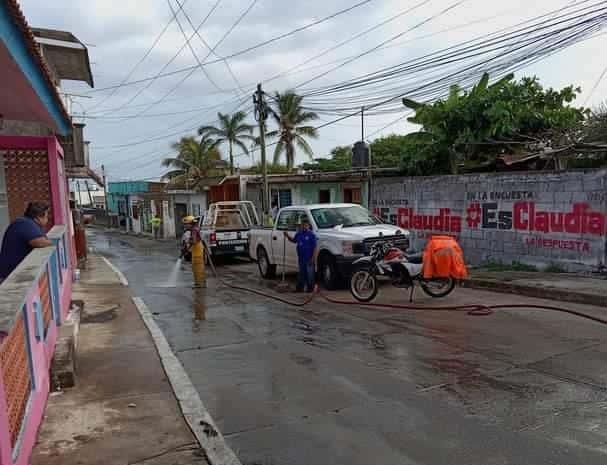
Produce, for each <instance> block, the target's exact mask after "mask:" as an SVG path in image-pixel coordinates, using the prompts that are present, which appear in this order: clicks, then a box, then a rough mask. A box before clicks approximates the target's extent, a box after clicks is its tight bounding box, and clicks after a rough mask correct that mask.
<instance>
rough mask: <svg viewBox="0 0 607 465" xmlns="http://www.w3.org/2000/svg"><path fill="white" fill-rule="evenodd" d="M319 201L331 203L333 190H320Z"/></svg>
mask: <svg viewBox="0 0 607 465" xmlns="http://www.w3.org/2000/svg"><path fill="white" fill-rule="evenodd" d="M318 203H331V191H330V190H329V189H320V190H319V191H318Z"/></svg>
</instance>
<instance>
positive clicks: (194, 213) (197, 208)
mask: <svg viewBox="0 0 607 465" xmlns="http://www.w3.org/2000/svg"><path fill="white" fill-rule="evenodd" d="M192 216H200V204H199V203H193V204H192Z"/></svg>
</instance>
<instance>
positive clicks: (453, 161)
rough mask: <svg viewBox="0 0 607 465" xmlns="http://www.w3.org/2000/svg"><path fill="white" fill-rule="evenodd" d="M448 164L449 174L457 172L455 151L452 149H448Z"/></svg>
mask: <svg viewBox="0 0 607 465" xmlns="http://www.w3.org/2000/svg"><path fill="white" fill-rule="evenodd" d="M449 165H450V167H451V174H457V171H458V169H457V153H456V152H455V150H453V149H449Z"/></svg>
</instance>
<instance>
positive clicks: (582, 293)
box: [463, 270, 607, 307]
mask: <svg viewBox="0 0 607 465" xmlns="http://www.w3.org/2000/svg"><path fill="white" fill-rule="evenodd" d="M470 274H471V276H470V278H469V279H467V280H466V281H465V282H464V283H463V286H464V287H470V288H476V289H489V290H492V291H496V292H506V293H511V294H519V295H524V296H528V297H538V298H542V299H552V300H562V301H564V302H574V303H580V304H589V305H597V306H602V307H607V277H605V276H599V275H597V277H590V276H583V275H579V274H573V273H542V272H523V271H485V270H472V271H471V273H470Z"/></svg>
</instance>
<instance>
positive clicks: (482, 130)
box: [403, 74, 585, 174]
mask: <svg viewBox="0 0 607 465" xmlns="http://www.w3.org/2000/svg"><path fill="white" fill-rule="evenodd" d="M513 78H514V76H513V75H512V74H510V75H508V76H506V77H504V78H503V79H500V80H499V81H497V82H496V83H494V84H492V85H489V75H488V74H484V75H483V77H482V78H481V80H480V81H479V82H478V83H477V84H476V85H475V86H474V87H473V88H472V89H471V90H470V91H462V90H461V89H460V88H459V87H458V86H453V87H451V89H450V92H449V95H448V97H447V98H445V99H441V100H437V101H436V102H434V103H431V104H422V103H417V102H415V101H413V100H410V99H407V98H405V99H403V104H404V105H405V106H406V107H408V108H411V109H413V110H415V116H413V117H411V118H409V121H411V122H412V123H416V124H419V125H420V126H421V130H420V131H418V132H416V133H412V134H410V135H408V136H407V137H408V138H409V139H410V141H411V142H412V144H413V145H414V146H417V147H418V148H419V149H420V150H421V151H423V152H424V153H425V156H428V157H431V158H432V159H433V164H435V165H437V166H444V165H445V164H446V163H448V165H449V168H450V172H451V173H454V174H455V173H457V172H458V169H459V167H460V166H461V165H463V164H464V163H483V162H486V161H488V160H492V159H495V157H496V156H497V155H498V154H500V153H505V152H509V153H513V152H514V153H516V152H522V151H528V150H530V148H531V149H532V148H533V147H534V146H535V147H557V146H559V145H562V144H565V143H568V142H570V141H571V138H572V137H573V133H574V130H575V128H577V127H579V124H580V123H581V122H582V121H583V120H584V115H585V110H584V109H583V108H575V107H572V106H570V105H569V104H570V103H571V102H573V100H574V99H575V97H576V95H577V94H578V93H579V92H580V89H579V88H574V87H573V86H569V87H565V88H563V89H561V90H560V91H556V90H554V89H551V88H549V89H544V88H543V87H542V86H541V84H540V83H539V80H538V79H537V78H535V77H533V78H529V77H525V78H522V79H521V80H520V81H515V80H514V79H513Z"/></svg>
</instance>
